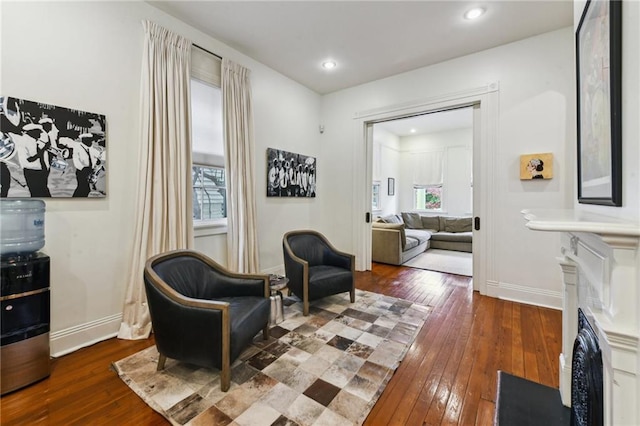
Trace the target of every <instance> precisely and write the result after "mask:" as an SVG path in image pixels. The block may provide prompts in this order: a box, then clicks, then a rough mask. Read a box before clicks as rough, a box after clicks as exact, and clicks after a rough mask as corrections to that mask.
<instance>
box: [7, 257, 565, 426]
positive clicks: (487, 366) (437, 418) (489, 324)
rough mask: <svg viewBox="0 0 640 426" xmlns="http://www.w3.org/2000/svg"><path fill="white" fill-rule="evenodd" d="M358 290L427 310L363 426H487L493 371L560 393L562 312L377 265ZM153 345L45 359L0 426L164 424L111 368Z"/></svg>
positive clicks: (465, 281)
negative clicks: (41, 375)
mask: <svg viewBox="0 0 640 426" xmlns="http://www.w3.org/2000/svg"><path fill="white" fill-rule="evenodd" d="M356 286H357V287H358V288H359V289H362V290H368V291H374V292H378V293H384V294H387V295H390V296H394V297H400V298H403V299H407V300H411V301H413V302H417V303H421V304H423V305H427V306H431V307H432V312H431V314H430V315H429V317H428V318H427V321H426V323H425V326H424V327H423V328H422V330H421V332H420V334H419V336H418V338H417V339H416V341H415V343H414V345H413V347H412V348H411V349H410V350H409V352H408V353H407V355H406V357H405V359H404V360H403V361H402V363H401V364H400V367H399V368H398V369H397V371H396V373H395V374H394V376H393V377H392V379H391V381H390V382H389V384H388V385H387V387H386V389H385V390H384V392H383V393H382V395H381V397H380V399H379V400H378V402H377V404H376V405H375V406H374V407H373V410H372V411H371V413H370V415H369V417H368V418H367V420H366V422H365V425H405V424H406V425H448V424H460V425H490V424H492V422H493V414H494V407H495V394H496V373H497V370H503V371H506V372H508V373H512V374H515V375H518V376H521V377H526V378H528V379H530V380H534V381H537V382H539V383H543V384H545V385H548V386H553V387H558V355H559V353H560V345H561V340H562V338H561V332H562V331H561V330H562V324H561V321H562V316H561V312H560V311H555V310H552V309H545V308H538V307H535V306H529V305H523V304H519V303H515V302H508V301H503V300H498V299H493V298H489V297H485V296H481V295H479V294H478V293H474V292H473V291H472V290H471V279H470V278H467V277H461V276H456V275H448V274H441V273H438V272H431V271H423V270H420V269H413V268H405V267H397V266H390V265H382V264H374V266H373V270H372V271H371V272H361V273H358V276H357V280H356ZM152 344H153V339H149V340H145V341H124V340H118V339H110V340H107V341H105V342H101V343H98V344H96V345H93V346H91V347H89V348H85V349H81V350H79V351H76V352H74V353H71V354H69V355H66V356H64V357H61V358H58V359H55V360H53V361H52V372H51V377H49V378H48V379H45V380H43V381H41V382H39V383H37V384H34V385H32V386H29V387H27V388H25V389H22V390H19V391H16V392H14V393H11V394H8V395H5V396H4V397H2V398H1V399H0V423H1V424H2V425H27V424H29V425H33V424H51V425H73V424H77V425H88V424H91V425H102V424H104V425H112V424H113V425H125V424H127V425H128V424H135V425H166V424H168V422H167V421H166V420H165V419H164V418H163V417H162V416H160V415H159V414H157V413H156V412H154V411H153V410H152V409H151V408H149V407H148V406H147V405H146V404H145V403H144V402H142V400H141V399H140V398H138V397H137V396H136V395H135V394H134V393H133V392H132V391H131V390H129V388H128V387H127V386H126V385H125V384H124V383H123V382H122V381H121V380H120V379H119V378H118V377H117V375H116V374H115V373H114V372H113V371H111V370H110V368H109V366H110V365H111V363H112V362H113V361H117V360H119V359H121V358H124V357H126V356H127V355H130V354H132V353H135V352H137V351H139V350H141V349H143V348H145V347H147V346H150V345H152Z"/></svg>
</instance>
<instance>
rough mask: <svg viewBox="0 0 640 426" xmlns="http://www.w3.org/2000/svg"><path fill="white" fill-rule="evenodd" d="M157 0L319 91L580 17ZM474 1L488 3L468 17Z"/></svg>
mask: <svg viewBox="0 0 640 426" xmlns="http://www.w3.org/2000/svg"><path fill="white" fill-rule="evenodd" d="M149 3H150V4H152V5H153V6H156V7H158V8H159V9H162V10H164V11H165V12H167V13H169V14H171V15H173V16H175V17H176V18H178V19H180V20H182V21H184V22H186V23H188V24H190V25H191V26H193V27H195V28H198V29H200V30H201V31H203V32H204V33H206V34H208V35H210V36H211V37H213V38H215V39H217V40H219V41H221V42H223V43H225V44H227V45H229V46H231V47H232V48H234V49H236V50H238V51H240V52H242V53H244V54H246V55H247V56H250V57H251V58H253V59H255V60H257V61H259V62H261V63H263V64H265V65H267V66H269V67H270V68H273V69H275V70H276V71H278V72H280V73H282V74H284V75H286V76H288V77H289V78H291V79H292V80H295V81H297V82H298V83H300V84H302V85H304V86H306V87H308V88H309V89H311V90H313V91H315V92H317V93H319V94H327V93H331V92H335V91H338V90H341V89H345V88H348V87H352V86H356V85H359V84H363V83H366V82H370V81H374V80H378V79H381V78H385V77H389V76H392V75H395V74H399V73H402V72H406V71H410V70H414V69H417V68H421V67H424V66H428V65H432V64H435V63H438V62H442V61H445V60H448V59H452V58H456V57H459V56H464V55H467V54H470V53H473V52H478V51H481V50H485V49H489V48H492V47H496V46H499V45H502V44H506V43H510V42H513V41H517V40H521V39H523V38H527V37H531V36H533V35H536V34H542V33H545V32H548V31H552V30H555V29H559V28H564V27H568V26H571V25H572V23H573V2H572V0H555V1H538V0H533V1H530V0H512V1H497V0H484V1H483V0H481V1H475V0H471V1H467V0H449V1H406V2H405V1H202V0H200V1H149ZM472 6H482V7H484V8H485V9H486V13H485V14H484V15H483V16H481V17H480V18H479V19H477V20H475V21H469V20H465V19H464V18H463V14H464V12H465V11H467V10H468V9H469V8H471V7H472ZM328 59H332V60H334V61H336V62H337V67H336V68H335V69H333V70H325V69H323V68H322V67H321V63H322V62H323V61H326V60H328Z"/></svg>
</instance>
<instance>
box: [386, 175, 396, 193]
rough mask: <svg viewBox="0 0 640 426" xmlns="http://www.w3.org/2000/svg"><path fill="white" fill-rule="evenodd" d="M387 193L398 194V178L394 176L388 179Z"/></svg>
mask: <svg viewBox="0 0 640 426" xmlns="http://www.w3.org/2000/svg"><path fill="white" fill-rule="evenodd" d="M387 195H396V180H395V179H394V178H389V179H387Z"/></svg>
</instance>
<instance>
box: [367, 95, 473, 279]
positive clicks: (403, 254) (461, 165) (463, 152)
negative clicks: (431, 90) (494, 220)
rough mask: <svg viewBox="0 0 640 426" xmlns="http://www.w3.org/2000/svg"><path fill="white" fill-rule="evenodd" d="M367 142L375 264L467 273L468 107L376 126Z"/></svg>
mask: <svg viewBox="0 0 640 426" xmlns="http://www.w3.org/2000/svg"><path fill="white" fill-rule="evenodd" d="M371 143H372V164H371V171H372V182H371V194H372V205H371V209H372V214H373V224H372V239H371V240H372V261H374V262H381V263H391V264H403V265H405V266H412V267H417V268H421V269H430V270H437V271H440V272H448V273H454V274H458V275H467V276H471V275H472V271H473V268H472V256H473V254H472V218H473V106H465V107H460V108H452V109H448V110H443V111H436V112H427V113H421V114H416V115H412V116H410V117H402V118H394V119H389V120H383V121H379V122H375V123H373V130H372V141H371ZM399 216H400V217H399ZM400 218H402V220H403V222H404V227H405V228H406V229H404V230H403V232H404V239H405V240H404V241H403V247H402V248H401V249H400V250H399V251H398V250H389V247H388V246H389V244H390V242H391V241H390V239H389V233H390V232H392V231H391V230H390V229H389V228H388V227H386V225H382V226H381V225H380V223H385V222H394V221H395V220H397V219H400ZM399 234H400V230H398V234H397V235H399ZM395 241H396V242H397V240H395Z"/></svg>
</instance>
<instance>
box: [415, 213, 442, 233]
mask: <svg viewBox="0 0 640 426" xmlns="http://www.w3.org/2000/svg"><path fill="white" fill-rule="evenodd" d="M420 219H422V228H423V229H428V230H429V231H433V232H438V231H439V230H440V216H420Z"/></svg>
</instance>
